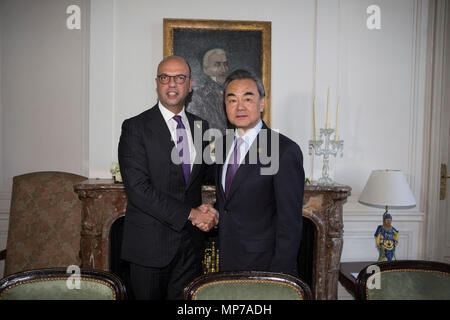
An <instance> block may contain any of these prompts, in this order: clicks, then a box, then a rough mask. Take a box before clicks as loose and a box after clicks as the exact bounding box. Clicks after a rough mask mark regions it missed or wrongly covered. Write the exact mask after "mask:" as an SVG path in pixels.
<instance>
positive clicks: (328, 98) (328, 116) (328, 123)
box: [325, 87, 330, 129]
mask: <svg viewBox="0 0 450 320" xmlns="http://www.w3.org/2000/svg"><path fill="white" fill-rule="evenodd" d="M329 127H330V87H328V94H327V119H326V122H325V128H326V129H328V128H329Z"/></svg>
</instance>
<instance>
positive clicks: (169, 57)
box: [158, 56, 192, 77]
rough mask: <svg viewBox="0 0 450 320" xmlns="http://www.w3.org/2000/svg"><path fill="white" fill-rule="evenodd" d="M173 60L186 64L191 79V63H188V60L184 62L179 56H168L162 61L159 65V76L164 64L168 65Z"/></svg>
mask: <svg viewBox="0 0 450 320" xmlns="http://www.w3.org/2000/svg"><path fill="white" fill-rule="evenodd" d="M171 60H178V61H179V62H181V63H184V64H185V65H186V66H187V68H188V70H189V73H188V76H189V77H190V76H191V72H192V71H191V66H190V65H189V63H187V61H186V60H184V59H183V58H182V57H179V56H167V57H165V58H164V59H162V60H161V62H160V63H159V64H158V74H160V69H161V66H162V65H163V64H164V63H166V62H167V61H171Z"/></svg>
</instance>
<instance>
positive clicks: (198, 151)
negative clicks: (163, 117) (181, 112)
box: [180, 112, 205, 188]
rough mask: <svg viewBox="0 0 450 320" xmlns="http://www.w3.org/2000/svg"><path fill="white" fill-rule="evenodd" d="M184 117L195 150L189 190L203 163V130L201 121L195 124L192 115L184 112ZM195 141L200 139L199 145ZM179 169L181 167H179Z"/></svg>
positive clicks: (188, 184)
mask: <svg viewBox="0 0 450 320" xmlns="http://www.w3.org/2000/svg"><path fill="white" fill-rule="evenodd" d="M186 116H187V118H188V120H189V128H190V129H191V135H192V141H193V145H194V148H195V161H194V164H193V166H192V169H191V174H190V175H189V181H188V183H187V188H189V186H190V185H191V184H192V182H193V181H194V180H195V178H196V177H197V175H198V174H199V172H200V168H201V166H202V163H203V159H202V157H203V148H204V143H203V133H204V131H205V130H204V128H203V126H202V122H201V121H198V122H195V121H194V117H192V115H191V114H190V113H188V112H186ZM197 139H200V141H201V143H199V142H198V141H197V143H196V140H197ZM180 168H181V165H180Z"/></svg>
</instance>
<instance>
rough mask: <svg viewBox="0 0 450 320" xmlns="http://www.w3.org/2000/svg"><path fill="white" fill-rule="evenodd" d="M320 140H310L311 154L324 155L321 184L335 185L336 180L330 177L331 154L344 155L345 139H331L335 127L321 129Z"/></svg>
mask: <svg viewBox="0 0 450 320" xmlns="http://www.w3.org/2000/svg"><path fill="white" fill-rule="evenodd" d="M319 131H320V132H319V139H320V140H309V154H310V155H312V154H313V153H314V154H315V155H316V156H323V166H322V177H321V178H320V179H319V180H318V183H319V184H320V185H333V184H334V183H335V182H334V181H333V180H332V179H331V178H330V177H329V175H328V171H329V161H330V156H337V155H340V156H341V157H342V155H343V149H344V141H342V140H331V136H332V135H333V133H334V132H335V131H334V129H320V130H319Z"/></svg>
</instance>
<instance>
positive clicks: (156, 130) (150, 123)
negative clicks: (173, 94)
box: [147, 105, 175, 159]
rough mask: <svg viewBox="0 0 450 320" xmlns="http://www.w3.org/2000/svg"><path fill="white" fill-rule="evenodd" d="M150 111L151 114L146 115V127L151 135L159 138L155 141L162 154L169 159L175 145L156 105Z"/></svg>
mask: <svg viewBox="0 0 450 320" xmlns="http://www.w3.org/2000/svg"><path fill="white" fill-rule="evenodd" d="M152 110H153V112H151V113H149V115H148V120H147V127H148V129H149V130H150V131H151V132H152V133H153V134H155V135H158V136H159V138H158V139H156V141H158V143H159V144H160V147H161V148H162V151H163V153H162V154H164V155H168V158H169V159H170V155H171V152H172V149H173V147H175V143H174V141H172V136H171V135H170V131H169V128H168V127H167V124H166V121H165V120H164V117H163V115H162V113H161V111H160V110H159V107H158V105H155V106H154V107H153V108H152Z"/></svg>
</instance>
